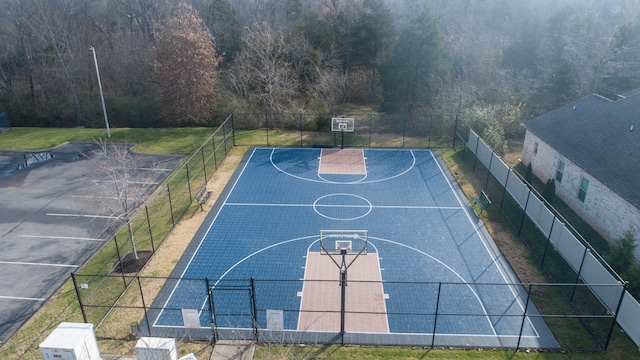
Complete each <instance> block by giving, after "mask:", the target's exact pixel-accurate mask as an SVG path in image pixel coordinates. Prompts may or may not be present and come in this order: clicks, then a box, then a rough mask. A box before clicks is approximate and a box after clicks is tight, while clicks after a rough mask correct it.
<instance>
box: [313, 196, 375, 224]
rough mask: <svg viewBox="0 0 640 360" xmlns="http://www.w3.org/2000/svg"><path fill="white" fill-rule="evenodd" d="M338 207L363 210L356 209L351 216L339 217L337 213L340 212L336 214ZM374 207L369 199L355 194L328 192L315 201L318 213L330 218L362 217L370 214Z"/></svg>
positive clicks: (314, 208)
mask: <svg viewBox="0 0 640 360" xmlns="http://www.w3.org/2000/svg"><path fill="white" fill-rule="evenodd" d="M336 209H349V210H351V209H356V210H361V211H355V212H354V213H353V214H351V216H343V217H337V216H336V215H339V214H334V213H335V212H336ZM372 209H373V205H372V204H371V202H370V201H369V200H367V199H365V198H363V197H362V196H359V195H354V194H343V193H337V194H328V195H324V196H321V197H319V198H318V199H316V201H314V202H313V210H314V211H315V212H316V213H317V214H318V215H320V216H322V217H324V218H327V219H330V220H356V219H361V218H363V217H365V216H367V215H369V213H370V212H371V210H372ZM328 213H330V214H328ZM332 215H333V216H332Z"/></svg>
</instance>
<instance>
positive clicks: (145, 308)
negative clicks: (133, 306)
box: [136, 275, 151, 336]
mask: <svg viewBox="0 0 640 360" xmlns="http://www.w3.org/2000/svg"><path fill="white" fill-rule="evenodd" d="M136 278H137V279H138V288H140V300H142V310H143V311H144V321H145V323H146V324H147V331H148V332H149V336H151V326H150V325H149V314H147V305H145V303H144V293H143V291H142V282H140V276H139V275H136Z"/></svg>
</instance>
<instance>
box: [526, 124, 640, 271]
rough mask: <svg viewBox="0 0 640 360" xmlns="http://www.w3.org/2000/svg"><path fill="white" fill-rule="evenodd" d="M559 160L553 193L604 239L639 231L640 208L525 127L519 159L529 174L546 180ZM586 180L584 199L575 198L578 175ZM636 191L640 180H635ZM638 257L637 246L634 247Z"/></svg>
mask: <svg viewBox="0 0 640 360" xmlns="http://www.w3.org/2000/svg"><path fill="white" fill-rule="evenodd" d="M560 161H562V162H564V171H562V180H561V181H558V180H556V196H558V198H560V199H562V201H564V202H565V203H566V204H567V205H569V206H570V207H571V208H572V209H573V210H574V211H575V212H576V213H577V214H578V215H580V217H582V218H583V219H584V220H585V221H586V222H588V223H589V225H591V226H592V227H593V228H594V229H595V230H596V231H597V232H598V233H599V234H601V235H602V236H603V237H604V238H606V239H607V240H608V241H610V242H611V241H614V240H616V239H619V238H621V237H622V236H623V235H624V233H625V232H626V231H627V230H629V229H631V230H633V231H635V234H636V236H638V235H639V234H640V210H639V209H638V208H636V207H634V206H633V205H631V204H630V203H629V202H627V201H626V200H624V199H623V198H621V197H620V196H618V195H617V194H616V193H614V192H613V191H611V190H610V189H609V188H608V187H606V186H604V185H603V184H602V183H601V182H599V181H597V180H596V179H595V178H593V177H592V176H591V175H589V174H588V173H586V172H585V171H584V170H582V169H581V168H580V167H578V166H576V165H575V164H574V163H572V162H571V161H569V160H568V159H567V158H565V157H563V156H562V155H561V154H559V153H558V152H557V151H556V150H554V149H553V148H552V147H550V146H549V145H548V144H546V143H545V142H543V141H542V140H541V139H540V138H538V137H537V136H535V135H534V134H532V133H531V132H529V131H527V133H526V135H525V140H524V146H523V150H522V162H523V163H524V164H525V165H528V164H529V163H531V169H532V171H533V174H534V175H535V176H536V177H538V178H539V179H541V180H542V181H547V180H548V179H552V178H553V179H556V175H557V171H558V166H559V164H560ZM583 178H584V179H586V180H588V182H589V184H588V188H587V191H586V194H585V196H584V201H583V200H581V199H580V198H579V192H580V186H581V183H582V179H583ZM638 191H640V184H638ZM635 255H636V258H638V259H640V248H638V249H637V250H636V254H635Z"/></svg>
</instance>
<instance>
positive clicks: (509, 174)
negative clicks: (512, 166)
mask: <svg viewBox="0 0 640 360" xmlns="http://www.w3.org/2000/svg"><path fill="white" fill-rule="evenodd" d="M474 161H475V160H474ZM510 176H511V170H509V171H507V179H506V180H505V181H504V191H503V192H502V199H501V200H500V212H502V207H503V206H504V199H505V198H506V197H507V192H508V191H507V185H509V177H510Z"/></svg>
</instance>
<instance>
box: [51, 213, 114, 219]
mask: <svg viewBox="0 0 640 360" xmlns="http://www.w3.org/2000/svg"><path fill="white" fill-rule="evenodd" d="M47 216H62V217H85V218H92V219H119V218H120V217H119V216H113V215H85V214H60V213H47Z"/></svg>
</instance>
